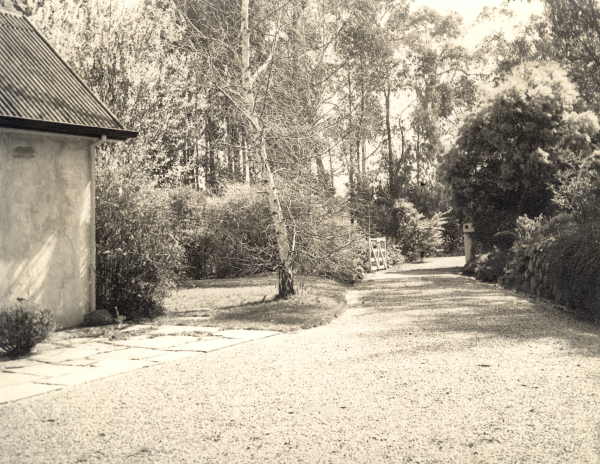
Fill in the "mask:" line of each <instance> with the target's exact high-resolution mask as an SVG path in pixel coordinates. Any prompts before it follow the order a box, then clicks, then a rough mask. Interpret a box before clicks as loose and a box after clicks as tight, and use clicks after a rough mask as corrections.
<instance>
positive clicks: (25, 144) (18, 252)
mask: <svg viewBox="0 0 600 464" xmlns="http://www.w3.org/2000/svg"><path fill="white" fill-rule="evenodd" d="M91 143H92V139H86V138H82V137H73V136H68V135H65V136H62V135H55V134H43V133H37V132H28V131H19V130H12V129H1V128H0V305H1V304H2V303H5V302H7V301H11V300H14V299H16V298H18V297H22V298H28V299H30V300H32V301H34V302H36V303H38V304H40V305H41V306H43V307H46V308H49V309H51V310H52V311H54V314H55V316H56V319H57V322H58V325H59V326H60V327H72V326H75V325H78V324H80V323H81V322H82V320H83V317H84V315H85V313H86V312H88V311H89V310H90V295H93V293H92V292H93V288H92V284H91V282H92V280H91V277H92V275H93V273H92V271H91V263H92V261H93V254H92V253H93V250H94V248H93V240H94V237H93V229H92V227H91V226H92V221H93V219H92V218H93V214H92V198H91V191H92V179H91V173H92V169H91V166H90V164H91V159H92V158H91V150H90V146H91Z"/></svg>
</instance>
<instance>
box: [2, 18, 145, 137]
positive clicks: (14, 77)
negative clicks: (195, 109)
mask: <svg viewBox="0 0 600 464" xmlns="http://www.w3.org/2000/svg"><path fill="white" fill-rule="evenodd" d="M0 127H18V128H22V129H31V130H45V131H50V132H60V133H71V134H77V135H89V136H101V135H106V136H107V137H109V138H113V139H121V140H122V139H126V138H130V137H135V136H136V135H137V133H136V132H132V131H127V130H125V129H123V126H122V125H121V124H120V123H119V121H117V119H116V118H115V117H114V116H113V114H112V113H111V112H110V111H109V110H108V108H106V106H104V105H103V104H102V103H101V102H100V101H99V100H98V99H97V98H96V97H95V96H94V94H93V93H92V92H91V91H90V90H89V89H88V88H87V86H86V85H85V84H84V83H83V82H82V81H81V80H80V79H79V78H78V77H77V76H76V75H75V73H74V72H73V71H72V70H71V69H70V68H69V66H68V65H67V64H66V63H65V62H64V61H63V60H62V59H61V58H60V57H59V56H58V54H57V53H56V52H55V51H54V49H53V48H52V47H51V46H50V45H49V44H48V42H46V40H45V39H44V38H43V37H42V36H41V34H40V33H39V32H38V31H37V30H36V29H35V27H34V26H33V25H32V24H31V23H30V22H29V21H28V20H27V18H25V17H24V16H21V15H17V14H14V13H12V12H9V11H2V10H0Z"/></svg>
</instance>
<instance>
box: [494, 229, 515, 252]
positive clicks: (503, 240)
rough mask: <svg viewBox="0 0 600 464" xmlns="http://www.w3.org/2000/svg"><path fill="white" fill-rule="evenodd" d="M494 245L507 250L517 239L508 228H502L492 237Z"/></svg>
mask: <svg viewBox="0 0 600 464" xmlns="http://www.w3.org/2000/svg"><path fill="white" fill-rule="evenodd" d="M493 240H494V246H496V247H497V248H498V249H500V250H502V251H508V250H510V248H511V247H512V246H513V243H515V240H517V234H516V233H515V232H512V231H510V230H503V231H501V232H497V233H496V234H494V237H493Z"/></svg>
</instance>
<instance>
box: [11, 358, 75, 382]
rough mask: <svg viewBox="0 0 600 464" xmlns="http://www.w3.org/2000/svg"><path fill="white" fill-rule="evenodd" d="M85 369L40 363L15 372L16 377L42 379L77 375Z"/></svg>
mask: <svg viewBox="0 0 600 464" xmlns="http://www.w3.org/2000/svg"><path fill="white" fill-rule="evenodd" d="M85 369H86V368H85V367H81V366H69V365H63V364H50V363H41V362H38V363H35V364H32V365H29V366H27V367H22V368H19V369H17V370H15V371H14V372H16V373H15V374H14V375H19V374H28V375H35V376H40V377H56V376H60V375H68V374H75V373H78V372H81V371H82V370H85ZM0 382H1V380H0Z"/></svg>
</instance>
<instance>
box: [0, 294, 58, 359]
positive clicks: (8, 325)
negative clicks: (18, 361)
mask: <svg viewBox="0 0 600 464" xmlns="http://www.w3.org/2000/svg"><path fill="white" fill-rule="evenodd" d="M53 329H54V316H53V314H52V312H51V311H50V310H48V309H41V308H40V307H39V306H37V305H36V304H34V303H31V302H29V301H27V300H19V301H17V302H16V303H13V304H10V305H8V306H7V307H3V308H0V348H1V349H2V350H4V351H5V352H6V353H7V354H8V355H9V356H21V355H24V354H27V353H29V352H30V351H31V349H32V348H33V347H34V346H35V345H37V344H38V343H40V342H41V341H43V340H44V339H45V338H46V337H47V336H48V334H49V333H50V332H51V331H52V330H53Z"/></svg>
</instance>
